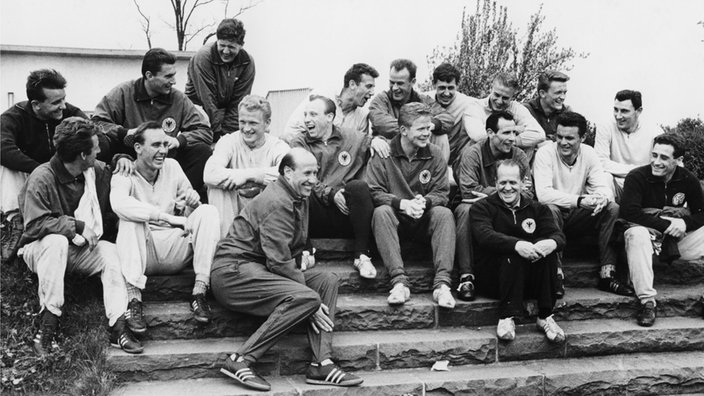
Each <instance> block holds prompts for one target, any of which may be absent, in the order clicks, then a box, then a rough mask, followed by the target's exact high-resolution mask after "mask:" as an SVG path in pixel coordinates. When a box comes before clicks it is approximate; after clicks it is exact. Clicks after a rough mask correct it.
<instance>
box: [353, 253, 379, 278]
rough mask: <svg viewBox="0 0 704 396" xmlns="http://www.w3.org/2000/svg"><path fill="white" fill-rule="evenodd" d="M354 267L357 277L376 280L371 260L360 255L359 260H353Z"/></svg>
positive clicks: (364, 255)
mask: <svg viewBox="0 0 704 396" xmlns="http://www.w3.org/2000/svg"><path fill="white" fill-rule="evenodd" d="M354 267H355V268H357V271H359V276H361V277H362V278H366V279H374V278H376V268H374V264H372V259H371V258H369V256H367V255H366V254H360V255H359V258H356V259H354Z"/></svg>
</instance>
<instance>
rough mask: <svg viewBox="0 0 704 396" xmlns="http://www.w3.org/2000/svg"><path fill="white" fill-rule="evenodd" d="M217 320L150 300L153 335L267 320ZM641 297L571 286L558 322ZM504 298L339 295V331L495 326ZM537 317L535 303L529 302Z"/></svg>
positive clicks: (603, 312)
mask: <svg viewBox="0 0 704 396" xmlns="http://www.w3.org/2000/svg"><path fill="white" fill-rule="evenodd" d="M703 295H704V290H702V287H701V285H694V286H692V285H689V286H674V285H668V286H662V287H659V288H658V315H659V316H662V317H668V316H689V317H694V316H696V317H701V316H702V311H703V307H704V297H703ZM211 307H212V311H213V320H212V322H211V323H209V324H207V325H200V324H197V323H196V322H195V320H194V319H193V316H192V313H191V311H190V308H189V305H188V303H187V302H185V301H183V302H173V301H172V302H147V303H145V319H146V321H147V325H148V326H149V330H148V331H147V333H146V336H145V337H147V338H148V339H155V340H159V339H162V340H170V339H178V338H207V337H234V336H242V335H248V334H251V333H252V332H253V331H254V330H255V329H256V328H257V326H259V324H261V323H262V321H263V320H262V319H261V318H255V317H252V316H248V315H243V314H236V313H232V312H229V311H227V310H225V309H223V308H221V307H220V306H219V305H218V304H217V302H215V301H212V302H211ZM637 310H638V302H637V300H636V299H635V298H631V297H623V296H617V295H615V294H611V293H606V292H602V291H599V290H596V289H581V288H569V289H567V294H566V295H565V298H564V299H562V300H559V301H558V304H557V306H556V309H555V318H556V319H557V320H587V319H616V318H621V319H625V318H630V319H631V320H635V315H636V312H637ZM497 311H498V302H497V301H496V300H491V299H488V298H482V297H480V298H477V300H475V301H472V302H463V301H459V300H458V301H457V305H456V306H455V309H454V310H452V311H449V310H445V309H440V308H438V306H437V305H436V304H435V303H434V302H433V301H432V296H431V295H430V294H413V295H412V296H411V300H410V301H408V302H407V303H406V304H404V305H403V306H400V307H390V306H389V305H388V304H387V302H386V294H379V293H377V294H354V295H351V294H343V295H340V296H339V298H338V303H337V314H336V317H335V326H336V329H337V330H339V331H370V330H401V329H419V328H436V327H456V326H470V327H473V326H485V325H494V324H495V323H496V322H497V320H498V312H497ZM528 311H529V313H531V314H533V315H535V314H536V313H537V310H536V309H535V306H534V304H528Z"/></svg>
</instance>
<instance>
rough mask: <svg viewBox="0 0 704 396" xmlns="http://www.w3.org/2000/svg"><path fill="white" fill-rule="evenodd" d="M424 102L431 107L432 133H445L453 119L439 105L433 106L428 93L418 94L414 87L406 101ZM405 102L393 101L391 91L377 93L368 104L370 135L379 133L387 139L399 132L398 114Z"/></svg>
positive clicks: (451, 124) (432, 100) (452, 123)
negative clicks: (370, 124) (370, 125)
mask: <svg viewBox="0 0 704 396" xmlns="http://www.w3.org/2000/svg"><path fill="white" fill-rule="evenodd" d="M415 102H420V103H425V104H426V105H428V106H430V107H431V112H432V114H433V117H432V119H431V121H432V123H433V125H434V126H435V127H434V128H433V131H432V132H433V135H445V134H447V132H448V131H449V129H451V128H452V126H453V125H454V120H452V116H450V115H449V114H448V113H447V112H445V111H444V110H442V108H440V107H435V108H433V107H432V105H433V103H435V100H434V99H433V98H431V97H430V96H428V95H423V94H419V93H418V92H416V90H415V89H414V90H413V91H411V97H410V98H409V99H408V101H407V102H406V103H415ZM406 103H398V102H395V101H394V99H393V97H392V94H391V92H388V91H384V92H380V93H378V94H377V95H376V96H375V97H374V99H372V102H371V103H370V104H369V121H370V122H371V123H372V135H374V136H378V135H381V136H383V137H385V138H387V139H392V138H393V137H394V136H396V135H398V134H399V126H398V116H399V114H400V112H401V107H402V106H403V105H404V104H406Z"/></svg>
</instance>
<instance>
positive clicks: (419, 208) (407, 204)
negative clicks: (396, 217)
mask: <svg viewBox="0 0 704 396" xmlns="http://www.w3.org/2000/svg"><path fill="white" fill-rule="evenodd" d="M399 209H401V212H402V213H404V214H405V215H406V216H408V217H410V218H413V219H420V218H421V217H423V212H425V204H423V205H421V204H420V202H419V201H418V200H417V199H415V198H414V199H402V200H401V204H400V205H399Z"/></svg>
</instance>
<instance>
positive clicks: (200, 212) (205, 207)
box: [191, 204, 220, 224]
mask: <svg viewBox="0 0 704 396" xmlns="http://www.w3.org/2000/svg"><path fill="white" fill-rule="evenodd" d="M191 215H192V216H193V215H196V216H200V217H202V218H204V219H208V221H209V222H213V223H214V224H215V223H217V224H220V213H219V212H218V209H217V208H216V207H215V206H213V205H210V204H201V205H200V206H198V207H197V208H196V209H195V210H194V211H193V213H192V214H191Z"/></svg>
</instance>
